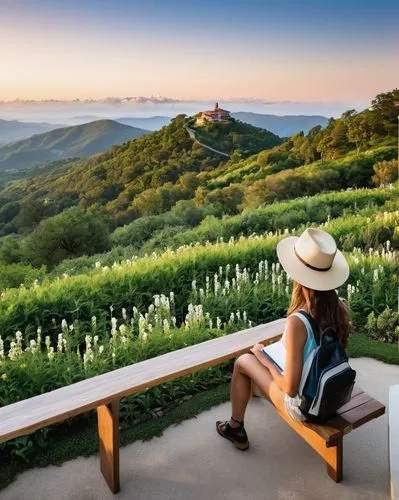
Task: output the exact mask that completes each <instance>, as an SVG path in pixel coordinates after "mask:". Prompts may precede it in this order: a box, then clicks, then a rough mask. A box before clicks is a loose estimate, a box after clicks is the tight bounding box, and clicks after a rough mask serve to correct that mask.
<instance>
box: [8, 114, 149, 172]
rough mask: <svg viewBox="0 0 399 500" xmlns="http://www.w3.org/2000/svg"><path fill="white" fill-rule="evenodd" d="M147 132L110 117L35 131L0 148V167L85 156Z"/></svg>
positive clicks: (18, 166)
mask: <svg viewBox="0 0 399 500" xmlns="http://www.w3.org/2000/svg"><path fill="white" fill-rule="evenodd" d="M146 133H148V131H146V130H143V129H139V128H135V127H131V126H129V125H123V124H121V123H118V122H115V121H112V120H98V121H94V122H90V123H86V124H84V125H77V126H74V127H65V128H58V129H55V130H52V131H50V132H46V133H44V134H37V135H34V136H32V137H29V138H28V139H24V140H22V141H18V142H14V143H12V144H7V145H5V146H3V147H1V148H0V170H7V169H18V168H29V167H32V166H33V165H35V164H39V163H43V162H47V161H55V160H60V159H64V158H70V157H87V156H91V155H93V154H97V153H100V152H102V151H104V150H106V149H108V148H109V147H111V146H112V145H114V144H121V143H124V142H126V141H129V140H131V139H135V138H137V137H140V136H142V135H144V134H146Z"/></svg>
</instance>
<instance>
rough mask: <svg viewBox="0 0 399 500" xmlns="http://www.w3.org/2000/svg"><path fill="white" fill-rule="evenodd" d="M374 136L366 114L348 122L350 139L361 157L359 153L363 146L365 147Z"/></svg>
mask: <svg viewBox="0 0 399 500" xmlns="http://www.w3.org/2000/svg"><path fill="white" fill-rule="evenodd" d="M371 135H372V127H371V124H370V122H369V121H368V119H367V115H366V114H365V113H361V114H359V115H356V116H354V117H353V118H351V119H350V120H348V132H347V137H348V139H349V140H350V141H351V142H353V143H354V144H356V155H357V156H359V151H360V148H361V147H362V146H365V145H366V144H367V143H368V142H369V140H370V139H371Z"/></svg>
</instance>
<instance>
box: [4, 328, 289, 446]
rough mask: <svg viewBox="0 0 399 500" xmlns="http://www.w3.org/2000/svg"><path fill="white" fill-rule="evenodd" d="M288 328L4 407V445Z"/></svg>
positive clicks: (250, 332) (239, 336)
mask: <svg viewBox="0 0 399 500" xmlns="http://www.w3.org/2000/svg"><path fill="white" fill-rule="evenodd" d="M284 326H285V319H279V320H276V321H272V322H270V323H267V324H265V325H258V326H256V327H253V328H248V329H246V330H242V331H241V332H237V333H232V334H230V335H225V336H223V337H219V338H217V339H212V340H208V341H206V342H202V343H200V344H196V345H193V346H189V347H185V348H183V349H179V350H177V351H173V352H169V353H167V354H163V355H161V356H157V357H155V358H151V359H148V360H145V361H140V362H139V363H135V364H133V365H129V366H126V367H124V368H120V369H118V370H114V371H111V372H108V373H104V374H102V375H98V376H96V377H93V378H90V379H87V380H83V381H81V382H77V383H75V384H72V385H69V386H66V387H61V388H60V389H56V390H54V391H51V392H48V393H45V394H41V395H39V396H35V397H33V398H29V399H26V400H24V401H19V402H17V403H13V404H11V405H8V406H5V407H2V408H0V443H1V442H3V441H8V440H9V439H12V438H15V437H18V436H21V435H24V434H28V433H29V432H32V431H34V430H36V429H40V428H41V427H44V426H46V425H50V424H52V423H55V422H61V421H62V420H65V419H66V418H69V417H72V416H75V415H79V414H81V413H83V412H85V411H88V410H92V409H95V408H97V407H99V406H102V405H107V404H109V403H111V402H112V401H113V400H118V399H120V398H122V397H123V396H128V395H129V394H133V393H135V392H138V391H141V390H143V389H145V388H147V387H152V386H155V385H159V384H161V383H164V382H166V381H168V380H172V379H175V378H177V377H180V376H183V375H187V374H189V373H193V372H195V371H197V370H199V369H200V368H204V367H208V366H214V365H217V364H220V363H222V362H223V361H226V360H229V359H231V358H234V357H236V356H239V355H240V354H243V353H244V352H248V350H249V348H250V347H252V346H253V345H254V344H256V343H268V342H272V341H274V340H276V339H277V338H279V337H280V336H281V333H282V331H283V329H284Z"/></svg>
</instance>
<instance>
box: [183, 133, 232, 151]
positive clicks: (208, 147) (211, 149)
mask: <svg viewBox="0 0 399 500" xmlns="http://www.w3.org/2000/svg"><path fill="white" fill-rule="evenodd" d="M184 128H185V129H186V130H187V132H188V135H189V136H190V137H191V139H192V140H193V141H194V142H196V143H197V144H199V145H200V146H202V147H203V148H206V149H209V150H210V151H213V152H214V153H218V154H219V155H222V156H225V157H226V158H230V155H228V154H227V153H223V151H219V150H218V149H215V148H211V146H207V145H206V144H204V143H203V142H200V141H199V140H198V139H197V138H196V137H195V132H194V130H193V129H192V128H189V127H188V126H187V125H184Z"/></svg>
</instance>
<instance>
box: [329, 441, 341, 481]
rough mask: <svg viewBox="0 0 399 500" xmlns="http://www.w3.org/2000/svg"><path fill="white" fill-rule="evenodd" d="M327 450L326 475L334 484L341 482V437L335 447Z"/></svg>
mask: <svg viewBox="0 0 399 500" xmlns="http://www.w3.org/2000/svg"><path fill="white" fill-rule="evenodd" d="M327 449H328V450H329V453H328V457H326V459H325V461H326V464H327V472H328V475H329V476H330V477H331V479H333V480H334V481H335V482H336V483H339V482H340V481H342V457H343V441H342V437H341V439H340V440H339V441H338V443H337V445H336V446H332V447H331V448H327Z"/></svg>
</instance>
